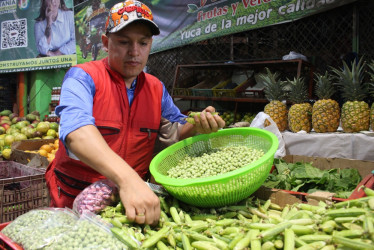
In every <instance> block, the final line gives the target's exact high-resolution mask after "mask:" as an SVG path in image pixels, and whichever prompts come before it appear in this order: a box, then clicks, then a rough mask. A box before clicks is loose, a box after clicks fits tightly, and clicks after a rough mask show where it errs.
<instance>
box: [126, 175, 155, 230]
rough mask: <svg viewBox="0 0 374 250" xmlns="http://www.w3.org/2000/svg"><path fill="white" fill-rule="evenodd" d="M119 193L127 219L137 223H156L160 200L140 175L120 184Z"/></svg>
mask: <svg viewBox="0 0 374 250" xmlns="http://www.w3.org/2000/svg"><path fill="white" fill-rule="evenodd" d="M119 194H120V198H121V201H122V204H123V205H124V207H125V210H126V216H127V218H128V219H129V220H131V221H135V222H136V223H138V224H149V225H157V223H158V221H159V219H160V213H161V210H160V200H159V198H158V197H157V195H156V194H155V193H154V192H153V191H152V190H151V189H150V188H149V187H148V185H147V184H146V183H145V182H144V181H143V180H142V179H141V178H140V177H137V178H136V177H134V178H132V179H131V181H130V182H127V183H125V184H124V185H121V184H120V187H119Z"/></svg>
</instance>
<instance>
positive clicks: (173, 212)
mask: <svg viewBox="0 0 374 250" xmlns="http://www.w3.org/2000/svg"><path fill="white" fill-rule="evenodd" d="M170 215H171V217H172V218H173V220H174V222H175V223H177V224H181V223H182V220H181V218H180V216H179V214H178V211H177V209H176V208H175V207H170Z"/></svg>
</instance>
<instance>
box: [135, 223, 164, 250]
mask: <svg viewBox="0 0 374 250" xmlns="http://www.w3.org/2000/svg"><path fill="white" fill-rule="evenodd" d="M169 230H170V228H169V227H163V228H161V229H160V230H159V231H157V232H156V233H155V234H153V235H152V236H151V237H149V238H147V239H146V240H145V241H143V243H142V248H148V247H151V246H153V245H155V244H156V243H157V241H159V240H160V239H161V238H163V237H166V236H167V232H168V231H169Z"/></svg>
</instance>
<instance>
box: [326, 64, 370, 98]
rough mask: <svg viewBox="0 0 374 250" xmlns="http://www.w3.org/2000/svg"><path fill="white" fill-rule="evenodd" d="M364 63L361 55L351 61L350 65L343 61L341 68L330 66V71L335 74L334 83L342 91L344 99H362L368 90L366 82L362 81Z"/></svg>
mask: <svg viewBox="0 0 374 250" xmlns="http://www.w3.org/2000/svg"><path fill="white" fill-rule="evenodd" d="M365 65H366V63H365V62H364V60H363V57H361V59H360V60H359V61H358V63H356V59H355V60H354V61H353V62H352V64H351V67H348V65H347V63H346V62H344V61H343V69H337V68H333V67H332V72H333V73H334V74H335V76H334V78H333V79H334V81H335V83H334V84H335V85H337V86H338V87H339V89H340V90H341V92H342V97H343V99H344V101H363V100H364V99H365V98H366V96H367V92H368V84H367V83H364V77H365V74H364V73H365V72H364V69H365Z"/></svg>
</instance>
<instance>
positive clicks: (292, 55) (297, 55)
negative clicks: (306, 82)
mask: <svg viewBox="0 0 374 250" xmlns="http://www.w3.org/2000/svg"><path fill="white" fill-rule="evenodd" d="M282 59H283V60H295V59H302V60H304V61H306V62H307V61H308V59H307V58H306V56H304V55H303V54H300V53H297V52H295V51H290V53H289V54H288V55H284V56H283V57H282Z"/></svg>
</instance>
